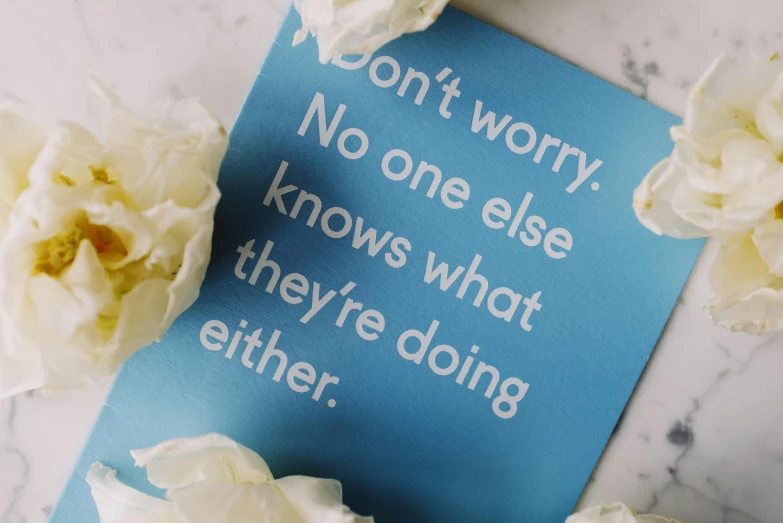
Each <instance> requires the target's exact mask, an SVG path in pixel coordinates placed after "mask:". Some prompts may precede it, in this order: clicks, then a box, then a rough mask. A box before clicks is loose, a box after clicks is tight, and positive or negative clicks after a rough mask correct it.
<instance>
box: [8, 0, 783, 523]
mask: <svg viewBox="0 0 783 523" xmlns="http://www.w3.org/2000/svg"><path fill="white" fill-rule="evenodd" d="M454 3H455V5H457V6H458V7H461V8H463V9H465V10H467V11H469V12H471V13H472V14H474V15H476V16H478V17H479V18H482V19H484V20H486V21H488V22H490V23H492V24H494V25H496V26H498V27H500V28H502V29H504V30H506V31H509V32H511V33H512V34H515V35H516V36H519V37H521V38H523V39H524V40H526V41H528V42H531V43H533V44H535V45H538V46H539V47H542V48H544V49H546V50H548V51H550V52H552V53H554V54H556V55H557V56H559V57H561V58H563V59H565V60H567V61H569V62H571V63H574V64H576V65H578V66H580V67H582V68H584V69H586V70H588V71H590V72H592V73H594V74H596V75H598V76H600V77H602V78H604V79H606V80H608V81H610V82H612V83H614V84H616V85H619V86H621V87H623V88H625V89H628V90H629V91H630V92H632V93H634V94H636V95H637V96H641V97H643V98H646V99H648V100H649V101H650V102H652V103H654V104H656V105H659V106H661V107H663V108H665V109H667V110H669V111H672V112H674V113H680V112H681V110H682V108H683V107H684V104H685V100H686V96H687V91H688V88H689V87H690V86H691V85H692V84H693V82H694V81H695V80H696V79H697V78H698V76H699V75H700V74H701V72H702V71H703V70H704V69H705V68H706V66H707V65H708V64H709V63H710V61H711V60H712V59H713V57H714V56H715V55H716V54H717V53H719V52H721V51H724V50H735V51H743V52H754V53H759V54H764V55H766V54H769V55H771V54H772V53H773V52H774V51H781V50H783V34H782V31H781V28H780V24H779V20H780V3H779V1H778V0H744V1H743V2H714V1H713V0H691V1H689V2H682V1H680V0H636V1H633V2H628V1H624V0H589V1H583V0H494V1H492V2H485V1H481V0H455V2H454ZM287 8H288V0H220V1H218V0H195V1H194V0H135V1H133V2H106V1H105V0H0V101H2V100H11V101H22V102H27V103H30V104H33V105H36V106H38V107H40V108H42V109H43V110H44V111H47V112H48V113H51V114H53V115H57V116H59V117H64V118H74V119H78V120H79V121H82V122H84V123H86V124H88V125H93V126H94V125H95V124H96V123H97V117H96V112H95V110H94V107H93V102H92V101H91V98H90V96H89V94H88V93H87V91H86V77H87V76H86V73H87V71H88V70H90V69H94V70H96V71H98V72H99V73H100V74H101V76H102V77H103V78H104V79H105V80H106V81H107V82H108V83H109V84H110V85H112V86H115V87H117V88H118V89H119V91H120V93H121V94H122V95H123V96H124V97H125V98H126V99H127V100H128V101H129V102H130V103H133V104H142V105H143V104H146V103H149V102H150V101H152V100H154V99H156V98H160V97H165V98H170V97H174V98H179V97H182V96H189V95H199V96H201V98H202V99H203V100H204V102H205V103H206V104H207V105H208V106H210V107H211V108H212V109H213V110H214V111H215V112H216V113H217V115H218V116H219V117H220V118H221V119H222V120H223V121H224V122H226V123H227V124H230V123H231V122H233V121H234V119H235V117H236V115H237V114H238V112H239V109H240V107H241V105H242V102H243V100H244V96H245V94H246V93H247V91H248V90H249V88H250V85H251V84H252V82H253V79H254V78H255V76H256V74H257V72H258V67H259V65H260V63H261V62H262V60H263V58H264V56H265V54H266V52H267V50H268V49H269V47H270V46H271V45H272V42H273V40H274V36H275V33H276V30H277V26H278V25H279V23H280V21H281V20H282V18H283V16H284V14H285V11H286V10H287ZM512 59H513V57H512ZM519 67H525V64H524V63H519ZM713 255H714V246H711V247H709V248H708V249H707V250H706V252H705V254H704V255H703V256H702V259H701V261H700V263H699V265H698V266H697V268H696V270H695V271H694V273H693V276H692V277H691V280H690V282H689V284H688V286H687V288H686V290H685V292H684V293H683V296H682V299H681V300H680V302H679V303H678V305H677V307H676V308H675V311H674V314H673V316H672V318H671V320H670V321H669V324H668V325H667V328H666V330H665V333H664V335H663V337H662V338H661V342H660V343H659V346H658V348H657V349H656V352H655V353H654V355H653V357H652V359H651V361H650V364H649V366H648V369H647V370H646V371H645V374H644V376H643V379H642V381H641V382H640V384H639V386H638V388H637V390H636V392H635V394H634V397H633V399H632V401H631V403H630V404H629V407H628V409H627V411H626V413H625V414H624V416H623V418H622V420H621V422H620V424H619V425H618V427H617V428H616V430H615V434H614V436H613V438H612V441H611V442H610V444H609V446H608V447H607V450H606V452H605V455H604V457H603V459H602V461H601V463H600V464H599V467H598V468H597V470H596V472H595V474H594V476H593V478H592V479H591V481H590V483H589V485H588V487H587V489H586V491H585V494H584V496H583V500H582V503H583V504H588V503H592V502H597V501H610V500H615V499H622V500H624V501H626V502H628V503H632V504H634V505H635V506H637V507H639V508H640V509H644V510H653V511H656V512H659V513H662V514H664V515H667V516H670V517H676V518H678V519H680V520H682V521H683V522H685V523H779V522H780V521H783V496H781V491H783V488H781V487H783V402H781V401H780V398H783V380H781V379H780V375H781V371H783V336H772V337H767V338H753V337H749V336H745V335H739V334H733V333H729V332H726V331H724V330H721V329H718V328H716V327H713V326H712V325H711V324H710V323H709V320H708V319H707V318H706V317H705V316H704V314H703V312H702V310H701V304H702V303H703V302H704V301H705V300H706V299H707V297H708V295H709V286H708V283H707V276H706V275H707V268H708V266H709V261H710V259H711V257H712V256H713ZM106 389H107V387H106V385H104V386H101V387H97V388H95V389H91V390H90V389H88V390H81V391H74V392H69V393H64V394H59V395H56V396H54V397H50V398H43V397H41V396H40V395H39V394H38V393H34V394H23V395H21V396H19V397H17V398H15V399H14V400H7V401H3V402H0V523H40V522H43V521H46V519H47V515H48V511H49V510H50V509H51V506H52V504H53V503H54V502H55V500H56V497H57V495H58V494H59V491H60V489H61V487H62V485H63V483H64V481H65V479H66V478H67V475H68V472H69V471H70V468H71V465H72V464H73V462H74V460H75V459H76V455H77V454H78V451H79V449H80V447H81V444H82V441H83V440H84V438H85V437H86V435H87V433H88V431H89V428H90V426H91V423H92V421H93V419H94V417H95V415H96V413H97V411H98V409H99V408H100V406H101V404H102V401H103V397H104V395H105V393H106Z"/></svg>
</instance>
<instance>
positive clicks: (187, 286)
mask: <svg viewBox="0 0 783 523" xmlns="http://www.w3.org/2000/svg"><path fill="white" fill-rule="evenodd" d="M211 245H212V222H209V223H208V224H204V226H202V227H199V228H198V229H197V230H195V231H194V235H193V237H192V238H191V240H190V241H189V242H188V243H187V245H185V250H184V253H183V257H182V265H181V267H180V268H179V271H178V272H177V276H176V278H175V279H174V281H173V282H172V283H171V285H170V286H169V288H168V293H169V304H168V309H167V310H166V316H165V318H164V320H163V325H164V327H165V328H166V329H168V327H169V326H170V325H171V324H172V323H173V322H174V320H175V319H176V318H177V317H178V316H179V315H180V314H182V312H184V311H185V310H186V309H187V308H188V307H190V306H191V305H193V303H194V302H195V301H196V298H198V295H199V291H200V288H201V283H202V282H203V281H204V277H205V275H206V272H207V267H208V266H209V259H210V254H211V249H210V247H211Z"/></svg>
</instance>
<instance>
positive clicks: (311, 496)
mask: <svg viewBox="0 0 783 523" xmlns="http://www.w3.org/2000/svg"><path fill="white" fill-rule="evenodd" d="M274 483H275V485H276V486H277V487H278V488H280V490H282V492H283V495H285V497H286V498H288V501H289V503H290V504H291V505H292V506H293V507H294V508H295V510H296V512H297V513H298V514H299V517H300V518H301V520H302V521H303V523H372V521H373V519H372V518H364V517H361V516H357V515H356V514H354V513H353V512H351V510H350V509H349V508H348V507H346V506H345V505H343V489H342V485H340V482H339V481H335V480H332V479H319V478H310V477H306V476H289V477H286V478H281V479H278V480H275V481H274Z"/></svg>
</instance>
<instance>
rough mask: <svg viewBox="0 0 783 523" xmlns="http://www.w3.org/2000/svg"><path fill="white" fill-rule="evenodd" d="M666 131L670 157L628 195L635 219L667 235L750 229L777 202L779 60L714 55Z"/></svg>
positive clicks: (782, 193) (782, 195)
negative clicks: (679, 120)
mask: <svg viewBox="0 0 783 523" xmlns="http://www.w3.org/2000/svg"><path fill="white" fill-rule="evenodd" d="M671 134H672V139H673V140H674V141H675V143H676V145H675V147H674V152H673V153H672V156H671V157H669V158H667V159H666V160H664V161H663V162H661V163H660V164H658V165H657V166H656V167H654V168H653V169H652V171H650V173H649V174H648V175H647V178H645V180H644V181H643V182H642V184H641V185H640V186H639V188H637V190H636V191H635V193H634V209H635V211H636V215H637V217H638V218H639V220H640V221H641V222H642V223H643V224H644V225H645V226H646V227H647V228H649V229H650V230H652V231H653V232H655V233H657V234H666V235H669V236H673V237H675V238H692V237H704V236H718V237H721V238H723V237H731V236H732V235H736V234H741V233H744V232H747V231H749V230H752V229H753V228H754V227H756V226H757V225H759V224H760V223H761V222H762V221H764V220H766V219H767V218H769V217H770V216H771V214H772V212H773V210H774V208H775V207H776V206H777V205H778V204H780V202H781V201H783V162H782V158H783V60H779V59H773V60H756V61H752V62H746V61H742V60H741V59H740V58H738V57H733V56H728V55H724V56H721V57H720V58H719V59H718V60H717V61H716V62H715V64H714V65H713V66H712V67H711V68H710V69H709V71H708V72H707V74H706V75H705V76H704V77H703V78H702V79H701V80H700V81H699V82H698V83H697V84H696V85H695V86H694V87H693V89H692V91H691V96H690V99H689V103H688V107H687V110H686V114H685V121H684V124H683V125H682V126H677V127H673V128H672V131H671Z"/></svg>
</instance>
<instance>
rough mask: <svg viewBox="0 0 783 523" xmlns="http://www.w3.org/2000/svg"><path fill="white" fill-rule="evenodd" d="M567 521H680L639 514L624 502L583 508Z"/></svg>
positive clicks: (582, 522) (588, 522) (599, 522)
mask: <svg viewBox="0 0 783 523" xmlns="http://www.w3.org/2000/svg"><path fill="white" fill-rule="evenodd" d="M565 523H678V522H677V521H675V520H673V519H666V518H663V517H660V516H654V515H651V514H642V515H637V514H636V512H635V511H633V510H631V509H630V508H629V507H628V506H626V505H624V504H622V503H614V504H611V505H597V506H594V507H590V508H588V509H585V510H583V511H582V512H579V513H577V514H574V515H572V516H571V517H569V518H568V519H566V522H565Z"/></svg>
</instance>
